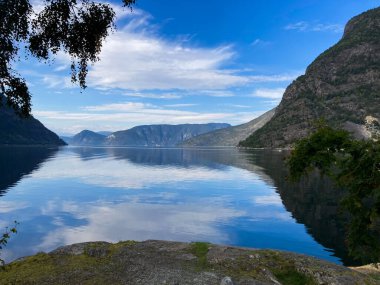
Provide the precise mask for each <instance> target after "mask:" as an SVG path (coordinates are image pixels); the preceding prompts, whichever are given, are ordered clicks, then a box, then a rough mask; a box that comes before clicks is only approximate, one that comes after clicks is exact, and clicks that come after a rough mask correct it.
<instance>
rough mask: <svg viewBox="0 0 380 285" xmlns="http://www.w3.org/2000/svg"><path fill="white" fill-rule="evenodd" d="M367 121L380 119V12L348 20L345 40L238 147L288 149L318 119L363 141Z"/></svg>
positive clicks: (321, 58)
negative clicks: (283, 147)
mask: <svg viewBox="0 0 380 285" xmlns="http://www.w3.org/2000/svg"><path fill="white" fill-rule="evenodd" d="M369 116H371V118H375V120H379V118H380V8H376V9H373V10H370V11H367V12H365V13H363V14H361V15H359V16H356V17H354V18H353V19H351V20H350V21H349V22H348V24H347V26H346V28H345V32H344V35H343V38H342V39H341V40H340V41H339V42H338V43H337V44H336V45H334V46H333V47H331V48H330V49H328V50H327V51H325V52H324V53H322V54H321V55H320V56H319V57H318V58H317V59H316V60H315V61H314V62H313V63H312V64H311V65H310V66H309V67H308V68H307V70H306V73H305V75H303V76H300V77H299V78H298V79H297V80H295V81H294V82H293V83H292V84H291V85H290V86H289V87H288V88H287V90H286V92H285V94H284V96H283V99H282V101H281V103H280V105H279V106H278V108H277V110H276V114H275V115H274V116H273V118H272V119H271V120H270V121H269V122H268V123H267V124H266V125H265V126H264V127H263V128H261V129H259V130H258V131H256V132H255V133H253V134H252V135H251V136H250V137H248V138H247V139H246V140H244V141H242V142H241V143H240V145H241V146H247V147H282V146H289V145H291V144H292V143H294V142H295V141H296V140H298V139H300V138H302V137H304V136H306V135H307V134H308V133H310V131H311V130H312V129H313V128H314V123H315V121H316V120H317V119H319V118H324V119H325V120H326V121H327V122H328V123H330V124H331V125H333V126H335V127H338V126H340V127H345V128H347V129H349V130H352V131H354V132H355V134H359V135H360V134H361V135H363V136H365V135H368V132H366V130H365V123H366V118H368V117H369Z"/></svg>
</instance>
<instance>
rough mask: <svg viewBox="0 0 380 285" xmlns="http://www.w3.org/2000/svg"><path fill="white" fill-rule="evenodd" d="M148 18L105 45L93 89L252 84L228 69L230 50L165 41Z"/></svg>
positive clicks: (135, 22) (142, 16) (140, 18)
mask: <svg viewBox="0 0 380 285" xmlns="http://www.w3.org/2000/svg"><path fill="white" fill-rule="evenodd" d="M149 19H150V16H149V15H146V14H144V13H143V14H139V15H136V16H135V17H133V18H132V20H130V21H129V22H128V24H127V25H126V26H124V27H123V28H121V29H119V30H118V31H117V32H116V33H114V34H112V35H111V36H110V37H109V38H108V39H107V41H106V42H105V43H104V46H103V48H102V52H101V54H100V59H101V60H100V61H99V62H97V63H96V64H95V65H94V66H93V68H92V69H91V70H90V72H89V86H93V87H100V88H121V89H127V90H151V89H155V90H170V89H182V90H183V89H185V90H201V89H211V90H212V89H224V88H228V87H231V86H237V85H242V84H246V83H248V82H249V79H248V78H246V77H244V76H240V75H237V74H236V73H235V72H234V71H231V70H228V69H224V68H223V66H224V64H226V63H228V62H230V61H231V60H232V59H233V57H234V56H235V52H234V51H233V50H232V47H231V46H228V45H226V46H219V47H215V48H201V47H192V46H186V45H185V42H183V41H179V40H177V41H173V40H166V39H163V38H161V37H159V36H158V35H157V33H155V32H154V31H151V25H150V23H149Z"/></svg>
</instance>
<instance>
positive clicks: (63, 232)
mask: <svg viewBox="0 0 380 285" xmlns="http://www.w3.org/2000/svg"><path fill="white" fill-rule="evenodd" d="M53 156H54V158H53V159H49V161H48V163H46V164H43V162H44V161H46V160H47V159H48V158H49V157H53ZM284 156H285V153H284V152H276V151H263V150H238V149H174V148H172V149H154V148H142V149H136V148H75V147H66V148H63V149H61V150H60V151H59V152H56V150H50V149H42V148H41V149H40V148H32V149H30V148H29V149H28V148H24V149H22V148H20V149H18V150H17V151H9V149H4V148H2V149H1V148H0V165H1V167H4V169H6V170H7V171H3V173H6V174H7V175H6V176H2V177H1V179H0V185H1V188H0V189H2V191H3V195H4V194H5V191H6V189H9V188H10V187H11V186H12V185H15V184H16V183H17V181H19V180H21V179H23V178H24V179H23V183H22V189H23V190H22V191H21V192H20V191H17V189H19V188H17V186H16V187H15V189H14V191H13V189H12V191H9V193H6V194H5V195H4V196H3V197H1V198H2V199H1V200H0V202H1V205H2V206H1V207H3V211H2V212H3V215H4V218H5V220H9V221H11V220H13V217H20V222H21V226H20V233H22V234H20V235H17V236H16V237H15V238H14V240H13V242H14V243H11V245H10V246H8V247H7V248H6V250H5V251H3V253H4V254H5V256H6V257H7V258H8V259H13V258H17V257H20V256H23V255H26V254H32V253H35V252H36V251H41V250H42V251H47V250H51V249H53V248H55V247H57V246H60V245H64V244H69V243H76V242H82V241H90V240H107V241H118V240H123V239H135V240H145V239H165V240H182V241H195V240H204V241H210V242H216V243H224V244H231V245H238V246H247V247H261V248H267V247H269V248H277V249H284V250H291V251H297V252H301V253H306V254H311V255H314V256H318V257H321V258H326V259H329V260H332V261H335V262H339V261H338V258H336V257H331V255H332V254H334V256H337V257H339V258H341V259H342V260H343V262H344V263H346V264H352V261H351V260H350V259H349V258H347V250H346V248H345V246H344V231H343V224H344V219H343V218H341V217H340V216H339V215H338V214H337V213H338V202H337V201H338V200H339V199H340V198H341V196H340V195H342V194H341V192H339V191H336V190H335V189H333V187H332V185H331V183H330V182H329V181H327V180H323V179H322V180H321V179H320V178H319V177H318V176H316V177H313V178H312V179H311V180H307V181H306V180H304V181H302V182H301V183H299V184H297V185H293V184H290V183H288V182H287V181H286V180H285V177H286V168H285V167H284V165H283V158H284ZM9 162H11V163H9ZM42 165H44V167H41V166H42ZM36 169H38V170H37V171H33V170H36ZM26 174H29V175H28V176H27V177H25V175H26ZM31 189H32V190H33V191H31ZM131 190H133V191H131ZM135 190H138V191H135ZM276 192H278V193H276ZM12 193H14V194H13V195H12ZM20 195H21V196H20ZM20 197H21V198H20ZM284 206H285V208H286V209H284ZM0 210H1V209H0ZM290 213H291V214H290ZM291 215H292V216H293V217H294V219H295V220H296V221H297V222H298V223H295V221H294V219H293V218H292V217H291ZM17 219H19V218H17ZM303 225H305V226H306V228H307V231H308V233H307V232H306V231H305V228H304V227H303ZM36 229H38V230H36ZM310 236H312V237H310ZM26 237H27V238H26ZM315 241H317V242H318V243H319V244H318V243H316V242H315ZM18 244H22V245H23V246H18ZM330 249H331V252H329V251H330Z"/></svg>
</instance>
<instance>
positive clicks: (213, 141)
mask: <svg viewBox="0 0 380 285" xmlns="http://www.w3.org/2000/svg"><path fill="white" fill-rule="evenodd" d="M274 113H275V109H272V110H270V111H268V112H266V113H264V114H263V115H261V116H259V117H258V118H256V119H254V120H252V121H250V122H248V123H245V124H242V125H238V126H234V127H229V128H224V129H220V130H216V131H212V132H209V133H206V134H202V135H199V136H196V137H194V138H191V139H189V140H186V141H184V142H183V143H182V144H180V145H181V146H185V147H196V146H213V147H217V146H237V145H238V144H239V142H240V141H242V140H244V139H246V138H247V137H249V135H250V134H252V133H253V132H255V131H256V130H258V129H260V128H261V127H262V126H264V125H265V124H266V123H267V122H268V121H269V120H270V119H271V118H272V117H273V115H274Z"/></svg>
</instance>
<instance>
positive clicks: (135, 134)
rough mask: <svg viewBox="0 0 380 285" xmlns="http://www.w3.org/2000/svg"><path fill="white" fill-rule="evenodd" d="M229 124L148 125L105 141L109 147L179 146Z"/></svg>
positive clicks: (122, 132) (113, 135)
mask: <svg viewBox="0 0 380 285" xmlns="http://www.w3.org/2000/svg"><path fill="white" fill-rule="evenodd" d="M230 126H231V125H229V124H223V123H210V124H183V125H146V126H138V127H134V128H131V129H129V130H126V131H119V132H115V133H113V134H112V135H110V136H108V137H107V138H106V141H105V145H107V146H150V147H164V146H176V145H177V144H179V143H181V142H183V141H185V140H187V139H190V138H192V137H195V136H197V135H200V134H204V133H207V132H211V131H214V130H217V129H222V128H227V127H230Z"/></svg>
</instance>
